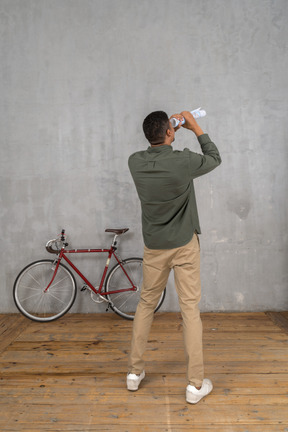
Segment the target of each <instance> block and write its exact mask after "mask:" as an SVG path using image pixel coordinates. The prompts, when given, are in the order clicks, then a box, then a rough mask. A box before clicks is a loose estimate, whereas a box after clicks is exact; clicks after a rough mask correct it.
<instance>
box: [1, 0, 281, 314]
mask: <svg viewBox="0 0 288 432" xmlns="http://www.w3.org/2000/svg"><path fill="white" fill-rule="evenodd" d="M287 19H288V2H287V1H286V0H274V1H273V0H241V1H238V0H201V1H200V0H181V1H178V0H143V1H141V2H140V1H139V2H136V1H134V0H105V1H103V0H1V1H0V35H1V65H0V67H1V75H0V95H1V116H0V121H1V134H0V140H1V159H0V163H1V207H0V214H1V260H0V265H1V272H0V274H1V283H0V294H1V302H0V311H1V312H14V311H15V312H16V308H15V306H14V304H13V299H12V288H13V281H14V279H15V277H16V276H17V274H18V272H19V271H20V269H21V268H22V267H23V266H24V265H26V264H27V263H29V262H31V261H32V260H35V259H38V258H45V257H48V254H47V253H46V251H45V249H44V246H45V243H46V241H47V240H48V239H50V238H53V237H54V236H55V235H56V234H57V233H59V232H60V230H61V228H62V227H64V228H66V230H67V234H68V240H69V242H70V244H71V245H72V246H75V247H76V246H78V247H79V246H96V245H97V246H105V245H106V244H107V243H109V240H110V238H111V237H110V236H109V235H107V234H104V229H105V228H106V227H114V226H117V227H119V226H128V227H130V231H129V233H128V234H126V235H125V238H123V241H122V244H121V253H122V254H123V256H125V255H126V256H130V255H142V247H143V242H142V237H141V226H140V208H139V203H138V200H137V196H136V192H135V189H134V185H133V183H132V180H131V178H130V174H129V172H128V169H127V158H128V156H129V155H130V154H131V153H132V152H133V151H135V150H138V149H144V148H146V147H147V143H146V142H145V139H144V137H143V134H142V130H141V125H142V120H143V118H144V116H146V115H147V114H148V113H149V112H151V111H153V110H157V109H163V110H165V111H167V112H168V113H169V114H172V113H174V112H179V111H181V110H183V109H193V108H197V107H198V106H202V107H204V108H205V109H206V110H207V113H208V115H207V117H206V118H205V119H202V120H201V121H200V122H201V126H202V127H203V129H204V130H205V131H207V132H208V133H209V134H210V136H211V137H212V139H213V140H214V141H215V143H216V144H217V145H218V147H219V149H220V151H221V154H222V157H223V163H222V165H221V167H220V168H218V169H217V170H215V171H214V172H212V173H210V174H209V175H207V176H204V177H202V178H199V179H198V180H197V181H196V182H195V186H196V190H197V196H198V207H199V214H200V220H201V226H202V232H203V234H202V236H201V248H202V282H203V297H202V302H201V309H202V310H203V311H214V310H216V311H218V310H221V311H222V310H223V311H224V310H227V311H228V310H229V311H250V310H266V309H273V310H282V309H287V307H288V295H287V288H288V265H287V256H288V250H287V246H288V234H287V232H288V230H287V216H288V214H287V213H288V212H287V177H288V173H287V159H288V143H287V88H288V87H287V84H288V73H287V70H288V62H287V60H288V56H287V40H288V28H287ZM187 146H188V147H190V148H191V149H193V150H194V151H198V150H199V146H198V143H197V141H196V139H195V138H194V137H193V134H191V133H189V132H188V131H185V130H181V131H179V132H178V136H177V141H176V142H175V145H174V148H176V149H182V148H184V147H187ZM86 258H87V263H86V262H82V260H77V262H79V263H80V265H81V266H82V268H83V269H86V270H88V269H89V272H90V274H91V279H92V280H93V281H94V279H95V283H96V282H97V277H99V271H98V270H99V269H100V264H101V265H102V264H103V262H104V260H103V259H100V261H99V262H98V261H97V262H95V258H91V257H86ZM97 275H98V276H97ZM168 285H169V286H168V288H169V293H168V297H167V299H166V302H165V306H164V307H163V310H165V309H166V310H178V302H177V296H176V294H175V292H174V288H173V277H172V276H171V278H170V279H169V284H168ZM73 310H74V311H90V312H92V311H95V312H97V311H102V310H104V308H103V307H102V306H98V305H96V304H94V303H92V302H89V299H88V294H84V293H79V296H78V300H77V303H76V305H75V307H74V309H73Z"/></svg>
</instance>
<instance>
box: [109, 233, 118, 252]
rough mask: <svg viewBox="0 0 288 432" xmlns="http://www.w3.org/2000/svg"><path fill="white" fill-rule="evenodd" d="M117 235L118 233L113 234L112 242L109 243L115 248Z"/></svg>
mask: <svg viewBox="0 0 288 432" xmlns="http://www.w3.org/2000/svg"><path fill="white" fill-rule="evenodd" d="M117 237H118V234H115V235H114V239H113V241H112V244H111V246H112V247H113V248H115V249H116V246H117Z"/></svg>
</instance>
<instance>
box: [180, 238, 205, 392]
mask: <svg viewBox="0 0 288 432" xmlns="http://www.w3.org/2000/svg"><path fill="white" fill-rule="evenodd" d="M172 266H173V269H174V275H175V284H176V289H177V293H178V298H179V305H180V308H181V314H182V318H183V334H184V346H185V353H186V358H187V379H188V382H189V383H190V384H191V385H194V386H196V387H198V386H201V385H202V381H203V378H204V365H203V348H202V322H201V318H200V311H199V307H198V304H199V301H200V298H201V282H200V247H199V240H198V236H197V234H196V233H195V234H194V235H193V238H192V240H191V242H190V243H188V244H187V245H185V246H183V247H182V248H178V250H177V253H176V254H175V255H174V257H173V261H172Z"/></svg>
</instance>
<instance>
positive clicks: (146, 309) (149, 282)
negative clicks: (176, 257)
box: [128, 247, 170, 374]
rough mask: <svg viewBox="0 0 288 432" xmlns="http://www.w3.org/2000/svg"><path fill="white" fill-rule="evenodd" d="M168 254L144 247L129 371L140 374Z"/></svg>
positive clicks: (167, 252)
mask: <svg viewBox="0 0 288 432" xmlns="http://www.w3.org/2000/svg"><path fill="white" fill-rule="evenodd" d="M168 256H169V251H168V250H167V251H166V250H154V249H148V248H146V247H145V248H144V257H143V284H142V288H141V298H140V301H139V304H138V307H137V310H136V314H135V318H134V322H133V334H132V341H131V350H130V354H129V359H128V370H129V372H130V373H135V374H140V373H141V372H142V371H143V370H144V366H145V362H144V360H143V356H144V352H145V350H146V345H147V339H148V336H149V332H150V328H151V325H152V322H153V318H154V310H155V308H156V306H157V303H158V301H159V298H160V296H161V293H162V291H163V290H164V288H165V287H166V284H167V280H168V276H169V273H170V268H169V266H168Z"/></svg>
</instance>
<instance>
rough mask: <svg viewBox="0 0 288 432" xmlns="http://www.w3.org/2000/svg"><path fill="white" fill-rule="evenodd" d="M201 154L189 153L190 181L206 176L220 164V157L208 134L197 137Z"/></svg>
mask: <svg viewBox="0 0 288 432" xmlns="http://www.w3.org/2000/svg"><path fill="white" fill-rule="evenodd" d="M198 141H199V144H200V146H201V149H202V152H203V154H199V153H194V152H192V151H189V158H190V173H191V176H192V179H194V178H197V177H200V176H201V175H204V174H207V173H208V172H210V171H212V170H213V169H215V168H216V167H217V166H219V165H220V164H221V156H220V153H219V151H218V149H217V147H216V145H215V144H214V143H213V142H212V141H211V139H210V137H209V135H208V134H203V135H200V136H199V137H198Z"/></svg>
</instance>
